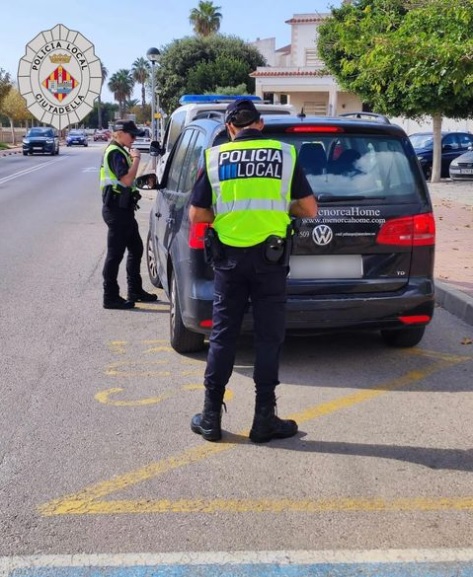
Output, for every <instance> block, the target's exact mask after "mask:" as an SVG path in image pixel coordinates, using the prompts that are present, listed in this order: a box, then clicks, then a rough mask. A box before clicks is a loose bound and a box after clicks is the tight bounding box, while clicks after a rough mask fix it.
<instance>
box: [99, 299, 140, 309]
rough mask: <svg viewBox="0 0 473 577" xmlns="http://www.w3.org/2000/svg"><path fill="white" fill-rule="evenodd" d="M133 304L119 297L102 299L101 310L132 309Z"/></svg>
mask: <svg viewBox="0 0 473 577" xmlns="http://www.w3.org/2000/svg"><path fill="white" fill-rule="evenodd" d="M134 306H135V303H134V302H133V301H130V300H127V301H126V300H125V299H124V298H122V297H121V296H115V297H113V298H112V297H104V299H103V308H104V309H122V310H123V309H132V308H133V307H134Z"/></svg>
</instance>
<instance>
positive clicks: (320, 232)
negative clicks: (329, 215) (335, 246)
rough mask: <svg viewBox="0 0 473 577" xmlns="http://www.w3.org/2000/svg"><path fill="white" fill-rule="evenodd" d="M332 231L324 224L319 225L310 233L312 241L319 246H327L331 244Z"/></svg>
mask: <svg viewBox="0 0 473 577" xmlns="http://www.w3.org/2000/svg"><path fill="white" fill-rule="evenodd" d="M332 239H333V232H332V229H331V228H330V227H329V226H327V225H326V224H319V225H318V226H316V227H314V230H313V231H312V240H313V241H314V242H315V244H318V245H319V246H327V245H328V244H330V243H331V242H332Z"/></svg>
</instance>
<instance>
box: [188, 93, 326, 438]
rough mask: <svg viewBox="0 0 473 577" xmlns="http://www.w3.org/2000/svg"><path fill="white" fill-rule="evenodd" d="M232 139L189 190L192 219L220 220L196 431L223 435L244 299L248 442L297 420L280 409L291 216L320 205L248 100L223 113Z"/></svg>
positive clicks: (278, 433) (214, 152) (215, 228)
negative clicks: (250, 351)
mask: <svg viewBox="0 0 473 577" xmlns="http://www.w3.org/2000/svg"><path fill="white" fill-rule="evenodd" d="M225 124H226V127H227V131H228V134H229V137H230V138H231V142H228V143H225V144H222V145H220V146H215V147H213V148H210V149H208V150H206V151H205V169H204V170H203V171H202V174H201V175H200V176H199V178H198V179H197V182H196V184H195V186H194V189H193V191H192V196H191V207H190V209H189V217H190V221H191V222H192V223H199V222H207V223H213V224H212V227H211V228H209V234H208V236H207V239H206V240H207V243H208V245H209V246H210V249H211V254H212V264H213V269H214V279H215V280H214V301H213V317H212V321H213V322H212V332H211V335H210V347H209V353H208V357H207V367H206V370H205V378H204V384H205V400H204V408H203V410H202V412H201V413H198V414H196V415H194V417H193V418H192V421H191V429H192V431H194V433H197V434H199V435H202V437H203V438H204V439H206V440H207V441H218V440H220V439H221V436H222V432H221V417H222V406H224V403H223V398H224V393H225V387H226V385H227V383H228V381H229V379H230V376H231V374H232V371H233V364H234V360H235V348H236V342H237V338H238V335H239V332H240V327H241V322H242V318H243V314H244V312H245V309H246V308H247V304H248V302H249V301H251V306H252V312H253V321H254V345H255V364H254V372H253V379H254V382H255V388H256V403H255V414H254V419H253V425H252V427H251V431H250V439H251V440H252V441H253V442H256V443H263V442H267V441H270V440H271V439H275V438H278V439H281V438H286V437H292V436H293V435H295V434H296V433H297V423H296V422H295V421H293V420H284V419H280V418H279V417H278V416H277V415H276V396H275V388H276V385H278V384H279V354H280V350H281V346H282V343H283V341H284V335H285V302H286V277H287V273H288V257H287V255H286V254H285V253H286V251H287V245H288V234H287V233H288V230H289V225H290V222H291V219H290V215H293V216H295V217H308V218H313V217H314V216H315V215H316V213H317V203H316V200H315V197H314V194H313V191H312V189H311V187H310V185H309V183H308V182H307V179H306V177H305V174H304V172H303V170H302V168H301V167H300V166H299V164H298V162H297V158H296V150H295V148H294V147H293V146H292V145H289V144H285V143H282V142H279V141H276V140H271V139H266V138H264V136H263V134H262V133H261V130H262V129H263V119H262V118H261V117H260V114H259V113H258V111H257V109H256V107H255V105H254V104H253V102H252V101H251V100H247V99H240V100H236V101H234V102H232V103H231V104H229V106H228V107H227V110H226V113H225Z"/></svg>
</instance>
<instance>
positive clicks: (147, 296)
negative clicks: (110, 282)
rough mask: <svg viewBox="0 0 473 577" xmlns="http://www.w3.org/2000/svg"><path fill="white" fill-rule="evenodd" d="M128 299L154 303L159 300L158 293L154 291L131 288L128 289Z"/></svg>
mask: <svg viewBox="0 0 473 577" xmlns="http://www.w3.org/2000/svg"><path fill="white" fill-rule="evenodd" d="M128 300H129V301H130V302H132V303H135V302H140V303H154V302H155V301H157V300H158V295H155V294H154V293H147V292H146V291H145V290H143V289H139V290H133V291H132V290H129V291H128Z"/></svg>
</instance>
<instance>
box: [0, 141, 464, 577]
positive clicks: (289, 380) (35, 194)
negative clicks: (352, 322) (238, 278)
mask: <svg viewBox="0 0 473 577" xmlns="http://www.w3.org/2000/svg"><path fill="white" fill-rule="evenodd" d="M102 148H103V146H102V145H91V146H90V147H89V148H86V149H62V150H61V155H60V156H59V157H27V158H24V157H23V156H21V155H20V156H15V157H8V158H3V159H1V160H0V270H1V271H2V274H1V276H0V286H1V299H2V300H1V309H0V338H1V345H2V355H1V356H0V375H1V393H2V402H1V404H0V575H1V576H2V577H4V575H8V576H11V577H13V576H15V577H16V575H18V576H19V575H22V576H23V577H27V576H29V575H42V576H43V575H48V577H49V576H50V575H51V576H52V575H68V576H69V577H72V575H79V574H80V575H85V574H87V575H89V574H94V575H96V574H97V575H98V574H100V575H101V574H102V573H88V572H87V571H85V570H83V572H82V573H80V572H79V573H73V572H69V573H67V572H64V571H63V572H62V573H60V572H59V569H56V570H55V571H53V570H51V571H50V572H47V571H46V570H45V569H44V566H45V565H46V564H47V565H49V566H50V567H56V568H57V567H64V566H65V565H66V566H67V565H68V564H69V565H71V564H73V563H76V564H77V565H78V566H79V567H83V566H84V565H88V566H89V565H94V564H95V565H101V566H106V567H108V568H109V569H108V570H107V571H108V572H107V573H106V574H107V575H112V574H113V575H115V573H113V571H112V570H111V569H110V567H112V566H114V565H120V564H121V565H123V566H125V567H127V568H128V569H129V568H130V567H133V569H129V571H130V574H133V575H141V574H143V575H144V574H147V575H151V574H153V575H154V574H158V573H151V572H150V573H145V572H143V573H140V572H139V571H138V569H137V567H143V566H150V565H151V566H154V567H155V566H158V565H160V564H163V563H164V564H167V566H170V565H173V564H175V566H176V567H178V568H180V572H179V571H178V569H176V570H175V572H172V571H171V570H170V572H169V573H164V572H163V573H160V574H163V575H164V574H166V575H187V574H189V575H191V574H192V575H197V574H200V573H198V572H197V570H196V564H199V563H200V566H201V568H202V567H204V569H205V570H204V569H202V572H203V573H204V574H206V575H213V574H217V573H218V574H219V575H221V576H223V575H227V574H228V575H230V574H232V575H236V574H238V575H246V574H247V573H244V571H243V569H241V572H240V573H237V572H236V571H234V572H233V573H231V572H228V573H227V572H226V571H227V569H228V566H233V565H232V564H233V563H234V564H240V565H241V564H242V563H243V564H244V563H245V562H246V564H248V563H250V565H251V563H253V564H256V565H257V568H256V569H255V568H254V571H251V572H250V573H248V574H252V575H256V574H259V573H261V574H262V575H263V574H264V575H269V574H271V573H272V572H273V571H275V569H274V568H275V567H278V571H279V572H278V573H277V574H278V575H309V574H317V575H326V574H327V575H328V574H331V575H337V573H335V572H334V571H335V569H334V566H333V563H335V562H336V563H338V564H339V563H341V559H343V561H344V563H347V564H355V565H354V567H355V569H353V571H356V570H357V571H358V574H363V575H368V574H376V575H384V573H381V571H379V570H378V572H377V573H369V571H374V568H375V566H376V563H379V561H380V560H382V561H384V562H386V561H387V560H392V561H396V562H399V561H400V560H403V561H405V560H406V559H410V562H411V563H414V564H415V567H416V571H417V572H416V575H421V574H424V573H421V572H420V569H421V568H423V569H425V567H426V566H425V564H424V565H422V563H420V561H421V560H422V559H424V560H426V559H428V560H430V561H432V563H434V565H435V564H436V563H437V564H438V563H440V562H441V561H442V562H445V559H447V560H448V562H451V563H453V565H450V566H449V567H450V569H451V570H452V571H453V570H459V567H460V565H461V563H465V562H466V565H465V566H466V567H468V568H471V567H472V565H471V559H472V558H473V556H472V555H471V549H469V548H471V547H472V535H473V515H472V512H473V484H472V474H473V452H472V446H473V430H472V427H471V426H470V422H471V414H472V411H473V401H472V397H471V374H472V368H473V349H472V346H471V345H469V344H468V339H470V340H471V336H472V334H471V326H470V325H467V324H465V323H463V322H462V321H461V320H459V319H458V318H457V317H455V316H452V315H451V314H449V313H448V312H447V311H445V310H443V309H441V308H437V310H436V314H435V318H434V321H433V322H432V324H431V326H430V327H429V330H428V331H427V333H426V336H425V338H424V340H423V341H422V343H421V345H420V346H419V347H417V348H415V349H412V350H396V349H389V348H386V347H385V346H384V345H383V343H382V341H381V339H380V338H379V337H378V336H377V335H375V334H373V335H363V336H360V335H356V336H355V335H351V334H344V335H338V336H330V337H311V338H307V337H306V338H296V337H294V338H290V339H288V340H287V342H286V346H285V350H284V355H283V361H282V366H281V380H282V384H281V386H280V387H279V389H278V397H279V401H278V404H279V413H280V415H281V416H284V417H286V416H292V417H294V418H296V420H298V422H299V425H300V433H299V435H298V437H296V438H294V439H287V440H283V441H277V442H272V443H269V444H267V445H262V446H257V445H253V444H250V443H249V442H248V441H247V437H246V434H247V431H248V429H249V427H250V424H251V418H252V411H253V386H252V381H251V373H252V345H251V341H250V340H249V339H247V338H246V339H242V340H241V343H240V348H239V351H238V356H237V364H236V367H235V372H234V375H233V377H232V380H231V383H230V387H229V391H228V398H227V406H228V413H226V414H225V415H224V418H223V427H224V430H225V434H224V439H223V442H221V443H215V444H213V443H205V442H203V441H202V439H201V438H200V437H198V436H196V435H194V434H193V433H192V432H191V431H190V429H189V420H190V417H191V416H192V414H193V413H195V412H197V411H198V410H200V408H201V403H202V398H203V390H202V377H203V371H204V367H205V353H202V354H197V355H190V356H180V355H177V354H176V353H175V352H174V351H173V350H172V349H171V348H170V347H169V342H168V335H169V329H168V304H167V302H166V301H165V299H164V297H163V295H162V293H161V291H157V290H156V289H152V287H151V285H150V284H149V282H148V281H147V282H146V288H147V289H152V290H155V291H156V292H157V293H158V295H159V296H160V297H161V298H162V299H163V300H162V301H161V302H159V303H157V304H149V305H142V304H140V305H139V306H138V307H137V309H136V310H131V311H107V310H104V309H103V308H102V306H101V305H102V294H101V267H102V263H103V258H104V252H105V236H106V229H105V225H104V224H103V222H102V220H101V215H100V196H99V190H98V165H99V162H100V154H101V150H102ZM153 194H154V193H151V192H150V193H146V194H145V198H144V199H143V200H142V201H141V203H140V204H141V206H142V209H141V211H140V212H139V216H138V218H139V221H140V227H141V231H142V236H143V238H145V236H146V231H147V220H148V213H149V209H150V207H151V203H152V196H153ZM122 272H123V271H122ZM143 272H144V268H143ZM144 277H145V279H146V275H145V274H144ZM122 286H123V287H124V286H125V284H124V282H123V277H122ZM459 549H462V550H463V553H462V554H463V557H461V555H460V556H459V553H458V551H459ZM393 551H398V552H399V553H398V554H397V557H396V555H395V554H394V553H393ZM96 554H98V555H99V556H98V557H95V556H94V557H90V556H91V555H96ZM468 554H470V557H468ZM100 555H105V557H101V556H100ZM44 556H48V557H44ZM49 556H51V557H49ZM465 559H466V561H465ZM316 560H318V562H319V563H321V564H322V565H324V567H326V570H327V572H326V573H324V572H323V571H322V565H320V566H319V569H320V570H319V572H318V573H313V572H312V573H311V572H310V571H309V570H308V569H307V567H308V565H307V564H308V563H312V564H313V563H315V562H316ZM452 560H453V561H452ZM362 561H363V562H365V563H367V564H368V568H365V569H360V565H358V566H357V565H356V563H361V562H362ZM304 563H305V564H304ZM298 564H301V567H302V569H301V572H297V571H295V569H294V567H296V566H298ZM256 565H255V566H256ZM24 566H26V567H28V571H26V572H25V571H23V572H21V571H20V569H21V567H24ZM189 566H192V567H193V569H192V568H191V569H189ZM246 566H247V565H245V567H246ZM337 566H338V565H337ZM350 566H351V565H350ZM35 567H36V569H35ZM38 567H39V569H38ZM183 567H184V568H187V570H188V571H189V573H185V571H184V569H183ZM291 567H292V568H291ZM356 567H357V568H356ZM385 568H386V567H385ZM342 569H343V568H342ZM342 569H340V571H342ZM450 569H449V570H450ZM324 570H325V569H324ZM468 570H470V569H468ZM304 571H306V572H305V573H304ZM330 571H332V572H330ZM360 571H361V573H360ZM406 571H407V570H406ZM104 574H105V573H104ZM116 574H117V575H118V573H116ZM125 574H128V573H126V572H121V573H120V575H125ZM348 574H352V573H348V572H345V573H343V572H340V573H338V575H348ZM353 574H355V573H353ZM393 574H394V573H393V571H391V573H390V575H393ZM398 574H399V575H401V574H403V575H404V574H407V572H404V573H396V575H398ZM432 574H434V573H432ZM440 574H442V573H440ZM452 574H454V573H452ZM463 574H464V575H470V574H471V573H466V572H465V573H463Z"/></svg>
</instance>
